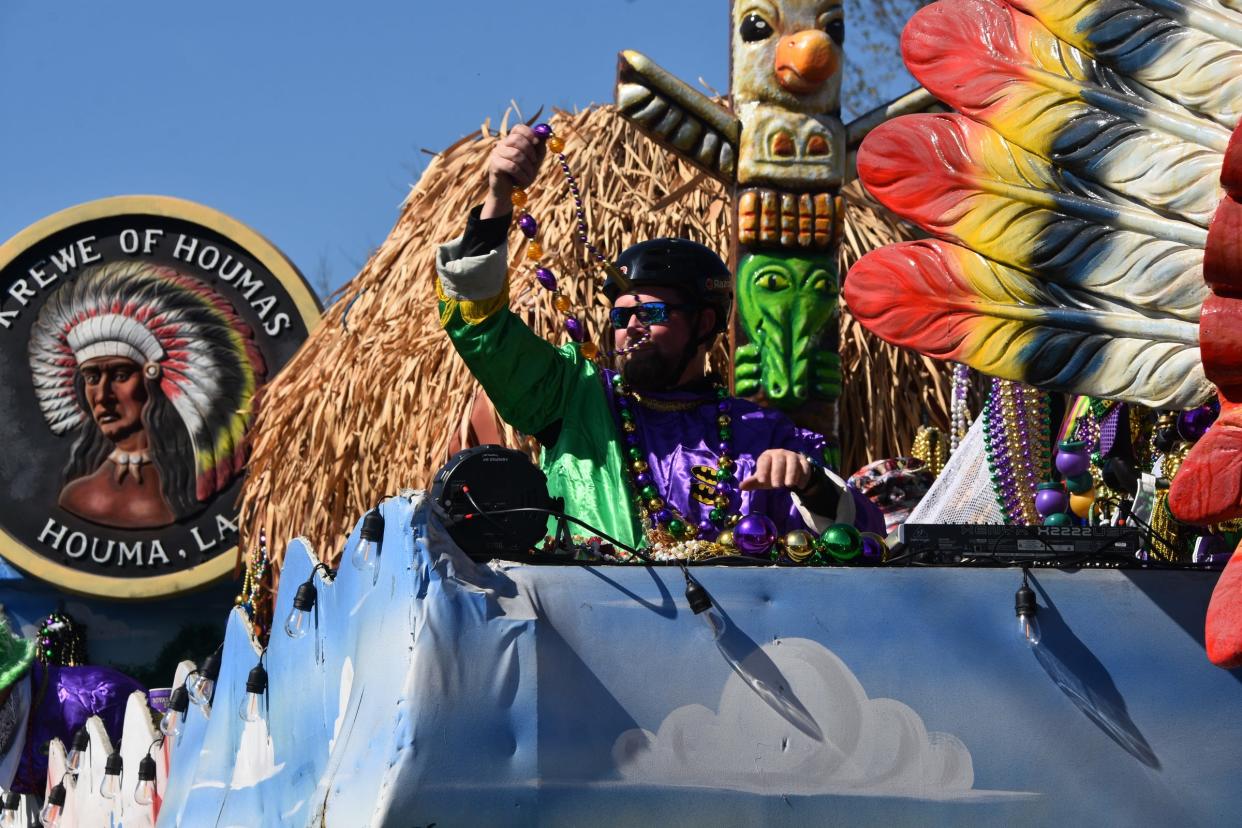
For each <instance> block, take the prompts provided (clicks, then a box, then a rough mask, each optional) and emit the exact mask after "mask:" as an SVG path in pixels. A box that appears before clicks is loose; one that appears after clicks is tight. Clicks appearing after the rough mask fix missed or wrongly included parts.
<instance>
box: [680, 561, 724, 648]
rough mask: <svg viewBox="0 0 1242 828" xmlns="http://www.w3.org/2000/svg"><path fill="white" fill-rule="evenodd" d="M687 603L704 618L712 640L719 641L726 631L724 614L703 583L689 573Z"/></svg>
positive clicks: (687, 578) (687, 576)
mask: <svg viewBox="0 0 1242 828" xmlns="http://www.w3.org/2000/svg"><path fill="white" fill-rule="evenodd" d="M686 603H687V604H689V605H690V610H691V612H693V613H694V614H695V615H697V616H698V617H699V618H702V619H703V623H704V624H706V625H707V629H708V633H709V635H710V636H711V639H712V641H719V640H720V636H722V635H724V631H725V620H724V616H723V615H721V614H720V610H719V609H718V608H717V607H716V604H715V602H714V601H712V596H710V595H708V594H707V590H706V589H704V588H703V585H702V584H700V583H699V582H698V581H696V580H694V579H693V578H691V577H690V576H689V575H688V574H687V575H686Z"/></svg>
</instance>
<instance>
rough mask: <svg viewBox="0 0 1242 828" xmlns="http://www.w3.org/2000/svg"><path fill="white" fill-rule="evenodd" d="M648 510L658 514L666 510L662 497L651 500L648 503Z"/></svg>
mask: <svg viewBox="0 0 1242 828" xmlns="http://www.w3.org/2000/svg"><path fill="white" fill-rule="evenodd" d="M647 508H648V509H650V510H651V511H653V512H658V511H659V510H661V509H663V508H664V498H662V497H653V498H651V499H650V500H648V501H647Z"/></svg>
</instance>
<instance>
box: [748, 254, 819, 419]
mask: <svg viewBox="0 0 1242 828" xmlns="http://www.w3.org/2000/svg"><path fill="white" fill-rule="evenodd" d="M838 293H839V286H838V284H837V265H836V261H835V259H833V258H830V257H827V256H817V257H807V256H798V255H792V254H784V253H752V254H749V255H747V256H745V257H744V258H743V259H742V264H741V268H740V270H739V272H738V277H737V307H738V313H739V315H740V317H741V322H742V328H743V330H744V331H745V332H746V337H747V339H748V340H749V342H748V344H747V345H745V346H743V347H742V348H739V349H738V352H737V354H736V366H735V374H736V387H737V392H738V393H739V394H741V395H744V396H748V395H752V394H756V393H758V392H759V390H760V389H761V388H762V390H763V393H764V394H765V395H766V396H767V398H768V401H769V402H771V403H772V404H773V405H776V406H779V407H782V408H789V407H792V406H795V405H798V404H800V403H803V402H806V401H807V400H808V399H811V398H813V397H814V398H819V399H827V400H835V399H836V398H837V397H838V396H840V394H841V361H840V356H839V355H838V354H836V353H834V352H833V351H832V350H831V349H829V348H828V347H826V346H825V343H831V342H834V341H835V333H836V325H837V313H838Z"/></svg>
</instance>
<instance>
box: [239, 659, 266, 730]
mask: <svg viewBox="0 0 1242 828" xmlns="http://www.w3.org/2000/svg"><path fill="white" fill-rule="evenodd" d="M266 692H267V670H264V669H263V665H262V664H256V665H255V666H254V668H253V669H251V671H250V675H248V676H246V695H245V697H244V698H242V703H241V707H240V708H238V710H237V713H238V715H240V716H241V718H242V721H244V722H257V721H258V720H259V719H261V718H262V717H263V695H264V693H266Z"/></svg>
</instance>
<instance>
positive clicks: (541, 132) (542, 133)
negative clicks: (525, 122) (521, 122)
mask: <svg viewBox="0 0 1242 828" xmlns="http://www.w3.org/2000/svg"><path fill="white" fill-rule="evenodd" d="M531 131H532V132H534V133H535V134H536V135H538V136H539V137H540V138H545V139H546V138H550V137H551V136H552V127H550V126H548V125H547V124H535V126H534V127H532V128H531Z"/></svg>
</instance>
